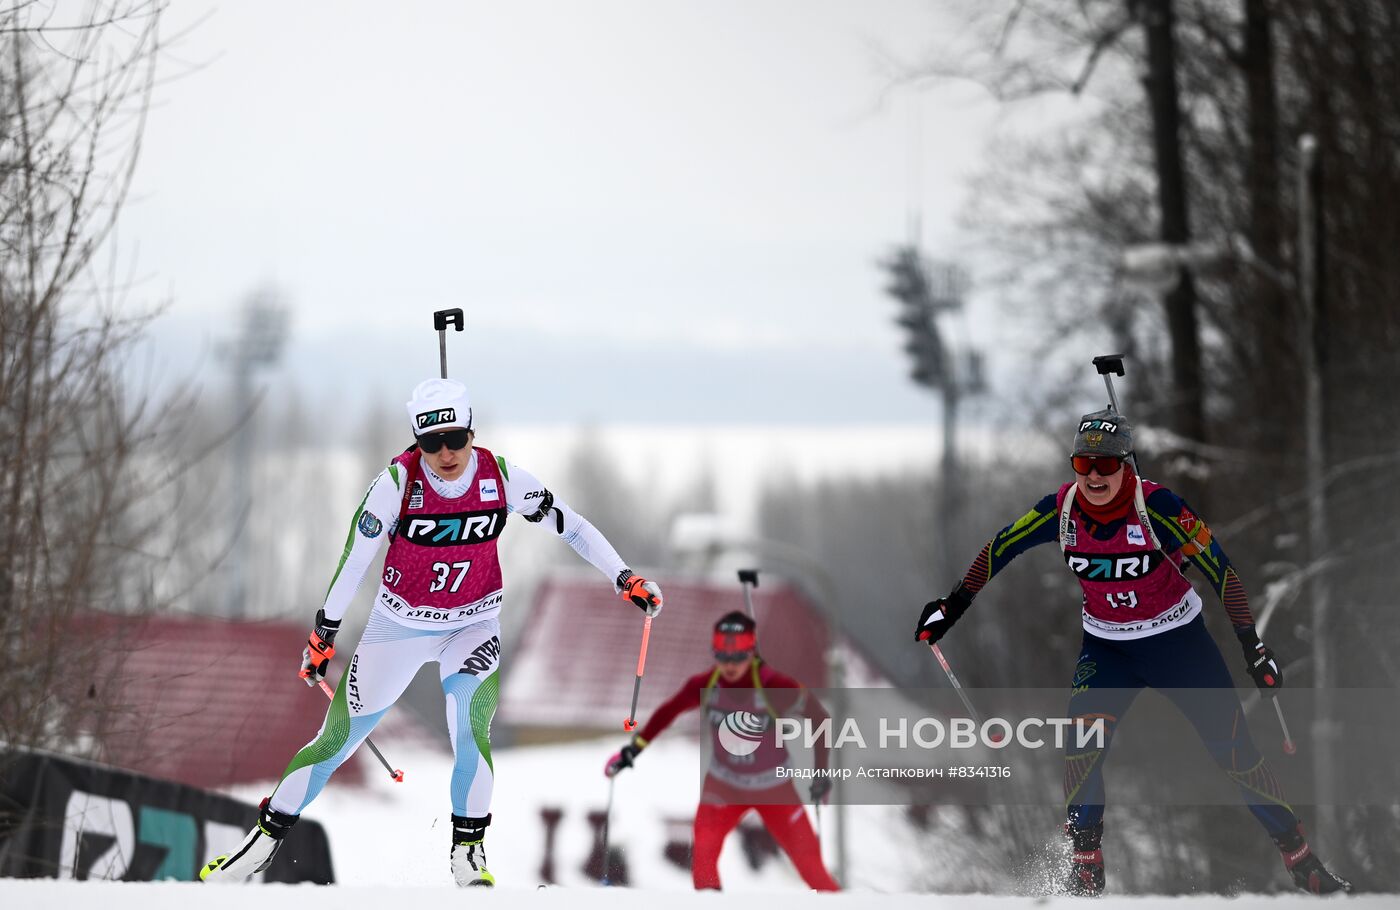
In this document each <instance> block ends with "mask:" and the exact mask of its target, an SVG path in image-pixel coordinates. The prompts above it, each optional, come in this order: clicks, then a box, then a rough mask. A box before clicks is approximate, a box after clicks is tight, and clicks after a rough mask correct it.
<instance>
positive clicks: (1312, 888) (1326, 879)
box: [1273, 823, 1351, 894]
mask: <svg viewBox="0 0 1400 910" xmlns="http://www.w3.org/2000/svg"><path fill="white" fill-rule="evenodd" d="M1273 838H1274V843H1275V844H1276V845H1277V846H1278V849H1279V852H1280V853H1282V854H1283V866H1284V868H1285V869H1287V870H1288V874H1289V875H1291V876H1292V877H1293V884H1294V885H1297V886H1298V888H1299V889H1301V890H1303V891H1307V892H1309V893H1311V894H1334V893H1336V892H1338V891H1341V892H1343V893H1349V892H1350V891H1351V882H1349V881H1347V880H1346V879H1344V878H1341V877H1340V876H1338V875H1335V874H1333V873H1331V872H1329V871H1327V867H1326V866H1324V865H1322V861H1321V860H1319V859H1318V858H1317V857H1316V856H1313V852H1312V848H1311V847H1309V846H1308V842H1307V840H1306V839H1304V837H1303V826H1302V824H1301V823H1299V825H1298V827H1297V828H1295V829H1293V830H1292V831H1285V832H1284V833H1283V834H1276V835H1274V836H1273Z"/></svg>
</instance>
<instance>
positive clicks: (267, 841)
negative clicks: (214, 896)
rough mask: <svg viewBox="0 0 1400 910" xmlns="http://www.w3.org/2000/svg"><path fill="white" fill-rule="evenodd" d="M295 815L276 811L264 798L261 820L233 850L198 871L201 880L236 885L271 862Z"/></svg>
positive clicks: (259, 819) (259, 813)
mask: <svg viewBox="0 0 1400 910" xmlns="http://www.w3.org/2000/svg"><path fill="white" fill-rule="evenodd" d="M298 817H299V816H296V815H286V814H283V813H281V812H278V811H276V810H274V809H273V808H272V807H271V806H269V805H268V800H267V799H264V800H263V801H262V804H261V805H260V806H258V823H257V824H256V825H254V826H253V830H252V831H249V832H248V836H247V837H245V838H243V843H241V844H239V845H238V849H236V850H234V851H233V852H232V853H225V854H224V855H222V856H216V857H214V858H213V859H211V860H210V861H209V862H207V863H205V864H204V868H203V869H200V870H199V880H200V881H202V882H208V883H209V884H236V883H238V882H241V881H243V880H244V879H246V878H247V877H248V876H250V875H253V874H254V873H257V872H262V871H263V870H264V869H266V868H267V867H268V866H270V865H272V858H273V857H274V856H276V855H277V848H279V847H281V846H282V839H283V838H285V837H286V836H287V832H288V831H290V830H291V829H292V825H295V824H296V823H297V818H298Z"/></svg>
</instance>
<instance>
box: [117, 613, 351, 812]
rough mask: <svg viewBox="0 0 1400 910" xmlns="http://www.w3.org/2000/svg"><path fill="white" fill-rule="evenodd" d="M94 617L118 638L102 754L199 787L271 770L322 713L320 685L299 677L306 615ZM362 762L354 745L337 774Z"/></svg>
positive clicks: (346, 776) (263, 775)
mask: <svg viewBox="0 0 1400 910" xmlns="http://www.w3.org/2000/svg"><path fill="white" fill-rule="evenodd" d="M96 623H97V625H99V626H100V627H101V628H102V629H103V630H104V631H103V633H102V634H104V635H107V636H109V637H110V638H111V640H113V641H114V642H121V643H123V644H121V645H119V646H118V648H117V649H116V650H115V651H113V652H109V653H110V656H111V657H112V658H113V660H114V661H115V664H116V674H115V680H114V681H113V682H111V683H106V682H103V679H105V678H108V677H107V674H105V673H103V674H100V675H99V677H98V679H99V682H98V684H99V685H106V686H109V687H110V689H111V692H110V693H109V695H108V697H109V698H110V699H111V701H113V702H115V703H116V704H115V706H114V707H113V708H112V709H111V710H109V711H107V712H106V714H107V715H108V716H109V717H110V718H111V722H110V724H109V726H110V728H111V729H109V730H108V731H106V732H105V735H104V736H103V737H102V741H103V744H104V746H103V752H102V754H101V755H100V756H99V757H100V758H101V759H102V760H103V761H105V762H106V763H108V764H112V765H116V766H118V767H122V768H127V769H129V770H132V771H139V772H141V773H143V774H149V775H152V776H154V777H161V778H165V779H168V780H175V781H179V782H180V783H184V784H190V785H193V786H197V787H218V786H226V785H228V784H235V783H246V782H252V781H262V780H276V779H277V778H279V777H280V776H281V775H282V772H283V770H284V769H285V768H286V766H287V763H288V761H290V760H291V758H292V756H293V755H294V754H296V752H297V750H298V749H300V748H301V747H302V746H303V745H305V744H306V743H307V742H309V741H310V740H311V739H312V737H314V736H315V735H316V731H317V729H318V728H319V727H320V725H321V721H322V719H323V718H324V717H325V713H326V706H327V704H328V701H327V699H326V697H325V695H323V694H322V693H321V691H320V690H319V689H315V688H308V687H307V686H306V685H305V684H303V683H302V682H301V680H299V679H297V677H296V670H297V664H298V661H299V657H300V653H299V652H300V650H301V647H302V644H303V642H304V638H305V636H306V627H305V626H304V625H299V624H296V623H288V622H257V623H249V622H230V621H228V620H223V619H214V618H207V617H197V616H154V617H120V616H111V615H105V616H102V617H101V618H100V619H98V620H96ZM332 677H338V674H337V673H336V672H335V663H334V662H333V663H332ZM334 681H335V680H334V679H332V682H334ZM371 760H372V759H371ZM361 762H362V759H361V758H360V756H359V754H358V753H357V754H356V755H355V756H353V757H352V758H351V759H350V761H349V762H347V763H346V764H345V765H344V766H342V768H341V769H340V770H339V771H338V772H337V774H336V780H337V781H341V782H354V781H359V780H360V779H362V777H363V771H362V769H361V767H360V764H361Z"/></svg>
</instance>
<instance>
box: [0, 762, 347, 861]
mask: <svg viewBox="0 0 1400 910" xmlns="http://www.w3.org/2000/svg"><path fill="white" fill-rule="evenodd" d="M256 820H257V807H256V806H252V805H249V804H248V803H245V802H240V801H239V800H236V799H232V798H230V797H227V796H221V795H218V794H215V793H210V792H208V791H206V790H200V789H197V788H195V787H188V786H185V785H184V784H177V783H172V782H170V781H164V780H157V779H155V778H150V777H143V776H141V775H139V774H133V773H131V772H128V771H121V770H117V769H115V768H107V767H103V766H102V765H97V764H92V763H89V762H85V761H79V760H75V759H71V758H65V757H63V756H60V755H53V754H49V753H42V752H13V751H11V752H3V751H0V876H10V877H18V878H67V879H80V880H81V879H118V880H121V881H128V882H136V881H158V880H163V879H173V880H177V881H191V880H197V879H198V878H199V869H200V867H201V866H202V865H203V864H204V862H205V861H206V860H207V859H209V858H211V857H213V856H215V855H217V854H219V853H223V852H227V851H228V850H229V849H230V848H232V847H234V846H236V845H237V844H238V843H240V842H241V841H242V839H243V837H244V835H245V834H247V832H248V830H249V829H250V828H251V827H252V826H253V823H254V822H255V821H256ZM256 878H257V879H262V880H264V881H269V882H288V883H292V882H314V883H316V884H330V883H331V882H333V881H334V880H335V873H334V870H333V869H332V866H331V850H330V842H329V840H328V839H327V837H326V831H325V829H324V828H323V827H321V825H319V824H317V823H316V822H313V821H301V822H299V823H298V824H297V826H296V827H295V828H293V829H292V831H291V833H290V834H289V835H288V836H287V841H286V843H284V844H283V845H282V849H281V850H280V852H279V853H278V854H277V860H276V861H275V862H274V863H273V864H272V867H271V868H270V869H268V871H267V872H265V873H263V874H262V875H260V876H257V877H256Z"/></svg>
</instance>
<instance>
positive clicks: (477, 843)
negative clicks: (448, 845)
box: [451, 813, 496, 888]
mask: <svg viewBox="0 0 1400 910" xmlns="http://www.w3.org/2000/svg"><path fill="white" fill-rule="evenodd" d="M489 824H491V815H490V813H487V814H486V815H485V816H483V817H481V818H467V817H465V816H462V815H454V816H452V854H451V856H452V877H453V878H455V879H456V880H457V885H458V886H459V887H462V888H472V887H476V888H483V887H484V888H491V887H494V886H495V884H496V877H495V876H494V875H492V874H491V873H490V872H487V871H486V826H487V825H489Z"/></svg>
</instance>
